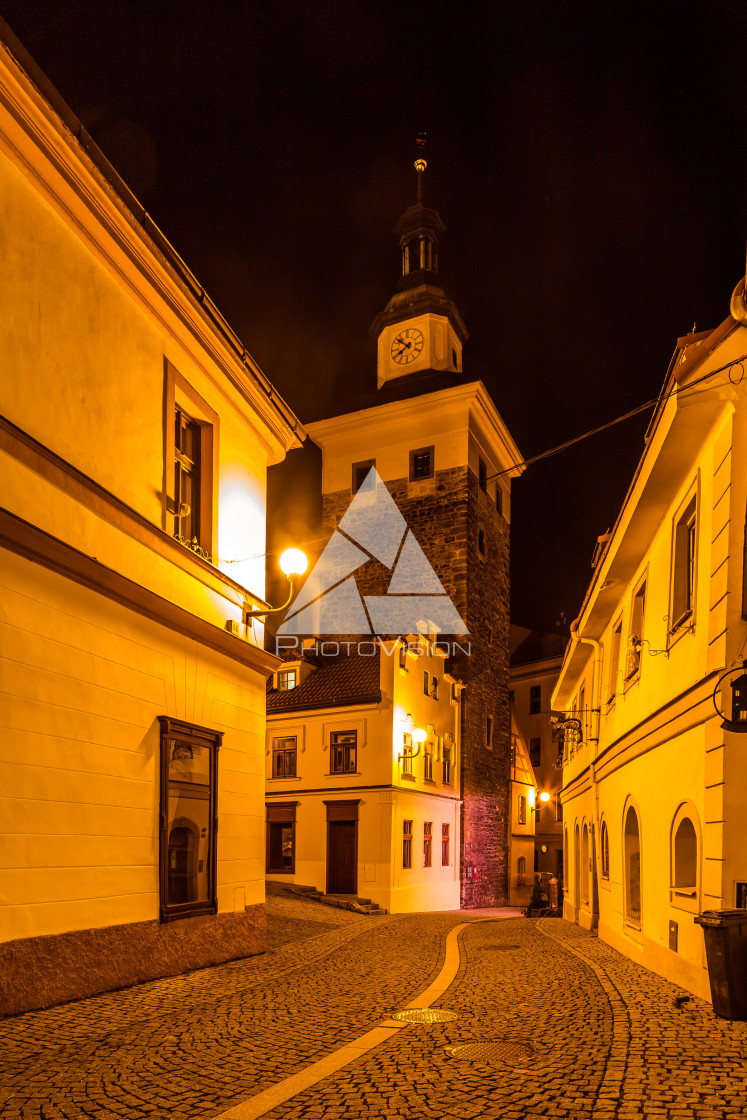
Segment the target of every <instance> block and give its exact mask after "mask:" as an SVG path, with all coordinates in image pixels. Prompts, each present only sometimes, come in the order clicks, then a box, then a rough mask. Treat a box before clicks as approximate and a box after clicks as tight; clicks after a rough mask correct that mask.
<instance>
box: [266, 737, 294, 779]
mask: <svg viewBox="0 0 747 1120" xmlns="http://www.w3.org/2000/svg"><path fill="white" fill-rule="evenodd" d="M272 776H273V778H295V776H296V737H295V735H293V736H292V737H290V738H288V739H273V740H272Z"/></svg>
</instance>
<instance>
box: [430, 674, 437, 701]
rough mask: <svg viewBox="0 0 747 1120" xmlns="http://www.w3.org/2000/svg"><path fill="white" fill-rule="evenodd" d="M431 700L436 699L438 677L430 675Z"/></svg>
mask: <svg viewBox="0 0 747 1120" xmlns="http://www.w3.org/2000/svg"><path fill="white" fill-rule="evenodd" d="M431 700H438V677H436V676H433V677H431Z"/></svg>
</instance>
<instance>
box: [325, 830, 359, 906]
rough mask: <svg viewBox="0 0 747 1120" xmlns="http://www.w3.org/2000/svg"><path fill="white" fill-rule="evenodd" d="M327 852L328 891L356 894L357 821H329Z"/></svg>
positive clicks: (330, 892)
mask: <svg viewBox="0 0 747 1120" xmlns="http://www.w3.org/2000/svg"><path fill="white" fill-rule="evenodd" d="M327 827H328V829H329V845H328V853H327V892H328V893H329V894H356V893H357V890H358V876H357V874H356V871H357V868H356V862H357V852H356V828H357V822H356V821H329V822H328V824H327Z"/></svg>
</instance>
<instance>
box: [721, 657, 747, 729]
mask: <svg viewBox="0 0 747 1120" xmlns="http://www.w3.org/2000/svg"><path fill="white" fill-rule="evenodd" d="M741 669H742V672H741V673H740V675H739V676H738V677H737V678H736V679H735V680H733V681H730V682H729V687H730V688H731V713H730V716H729V717H727V716H726V714H725V713H724V712H721V711H719V708H718V705H717V704H716V693H717V692H718V690H719V688H720V686H721V682H722V681H724V680H726V678H727V677H730V676H732V675H733V674H734V673H737V672H739V670H738V669H729V670H728V672H726V673H724V674H723V675H722V676H721V677H719V679H718V681H717V682H716V687H715V688H714V690H713V706H714V708H715V709H716V712H717V714H718V715H720V716H721V717H722V723H721V726H722V727H723V728H724V730H725V731H733V732H735V733H736V734H737V735H747V661H744V662H742V666H741Z"/></svg>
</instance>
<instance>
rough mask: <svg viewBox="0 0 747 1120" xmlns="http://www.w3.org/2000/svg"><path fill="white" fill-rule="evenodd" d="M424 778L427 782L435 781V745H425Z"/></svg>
mask: <svg viewBox="0 0 747 1120" xmlns="http://www.w3.org/2000/svg"><path fill="white" fill-rule="evenodd" d="M423 777H424V778H425V780H426V782H432V781H433V743H425V745H424V747H423Z"/></svg>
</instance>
